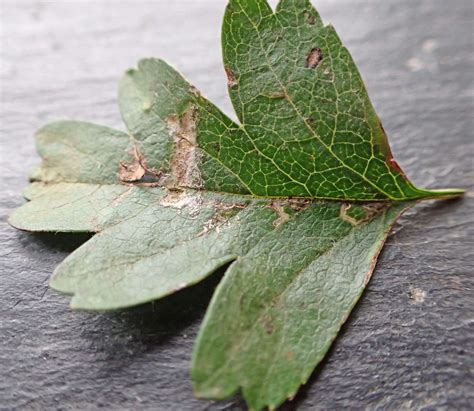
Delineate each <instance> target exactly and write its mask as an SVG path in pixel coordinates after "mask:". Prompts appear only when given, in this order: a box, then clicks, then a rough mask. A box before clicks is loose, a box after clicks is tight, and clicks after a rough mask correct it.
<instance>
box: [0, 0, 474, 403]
mask: <svg viewBox="0 0 474 411" xmlns="http://www.w3.org/2000/svg"><path fill="white" fill-rule="evenodd" d="M224 6H225V1H224V0H215V1H204V0H200V1H193V2H191V1H186V2H184V1H180V2H173V3H171V4H170V2H167V1H156V2H146V1H143V2H140V1H138V2H114V3H111V2H107V1H98V2H95V3H90V2H88V3H85V2H80V1H77V2H48V3H46V2H31V1H21V2H17V1H13V0H10V1H5V0H4V1H2V3H1V17H0V18H1V21H0V25H1V30H2V33H1V35H2V38H1V40H0V44H1V48H0V49H1V66H0V70H1V73H0V75H1V77H0V86H1V106H0V130H1V134H0V138H1V147H0V149H1V151H0V158H1V163H0V167H1V172H2V177H3V178H2V179H1V180H0V193H1V196H0V218H1V220H0V224H1V225H0V243H1V244H2V246H1V249H0V277H1V278H0V300H1V301H2V306H1V308H0V408H5V409H14V408H17V409H18V408H22V409H59V408H61V409H84V408H86V409H97V408H99V407H105V408H106V409H158V410H168V409H179V410H201V409H202V410H204V409H210V410H220V409H235V410H240V409H245V407H244V404H243V403H242V402H241V401H240V400H239V399H238V398H234V399H231V400H229V401H228V402H224V403H212V402H207V401H200V400H197V399H195V398H194V397H193V394H192V390H191V384H190V380H189V359H190V354H191V350H192V345H193V341H194V338H195V336H196V333H197V330H198V327H199V324H200V321H201V318H202V316H203V314H204V310H205V307H206V305H207V303H208V300H209V298H210V296H211V294H212V290H213V288H214V287H215V285H216V284H217V281H218V279H219V275H215V276H214V277H213V278H211V279H210V280H208V281H206V282H205V283H203V284H201V285H199V286H197V287H194V288H192V289H189V290H186V291H184V292H181V293H179V294H178V295H175V296H173V297H171V298H169V299H166V300H164V301H162V302H160V303H155V304H150V305H146V306H143V307H139V308H136V309H132V310H126V311H122V312H111V313H105V314H91V313H84V312H71V311H70V310H69V309H68V307H67V301H68V297H64V296H61V295H58V294H57V293H55V292H54V291H51V290H50V289H48V287H47V280H48V277H49V275H50V274H51V272H52V270H53V269H54V267H55V266H56V264H58V263H59V262H60V261H61V260H62V259H63V258H64V257H65V256H66V255H67V253H68V252H69V251H71V250H72V249H74V247H76V246H77V245H78V244H80V243H81V240H84V238H82V239H81V237H80V236H79V237H77V236H65V235H32V234H27V233H21V232H18V231H15V230H14V229H12V228H10V227H9V226H8V225H7V223H6V218H7V215H8V214H9V213H10V212H11V210H13V209H14V208H15V207H17V206H18V205H20V204H21V203H22V202H23V200H22V198H21V196H20V191H21V189H22V188H23V186H24V185H26V175H27V172H28V170H29V168H30V167H31V166H33V165H36V164H37V163H38V162H39V159H38V157H37V155H36V154H35V150H34V139H33V133H34V131H35V130H36V129H37V128H38V127H39V126H41V125H43V124H44V123H46V122H48V121H50V120H56V119H60V118H75V119H84V120H90V121H95V122H98V123H101V124H108V125H110V126H112V127H119V128H120V127H121V120H120V118H119V115H118V110H117V105H116V84H117V81H118V79H119V78H120V75H121V73H122V72H123V71H124V70H125V69H126V68H128V67H129V66H132V65H134V64H135V62H136V60H138V58H140V57H144V56H159V57H162V58H165V59H166V60H168V61H169V62H170V63H172V64H173V65H174V66H175V67H177V68H178V69H179V70H181V71H182V72H183V73H184V74H185V75H186V77H188V78H189V79H190V80H191V81H192V82H193V83H194V84H195V85H196V86H197V87H198V88H199V89H200V90H202V91H203V92H204V94H206V95H207V96H208V97H210V98H211V99H212V100H213V101H214V102H216V103H217V104H219V106H221V107H223V108H224V109H226V111H227V112H229V113H231V109H230V104H229V101H228V98H227V95H226V77H225V73H224V71H223V70H222V64H221V56H220V43H219V32H220V21H221V18H222V14H223V10H224ZM317 6H318V9H319V10H320V12H321V15H322V17H323V19H324V20H325V21H326V22H329V21H330V22H332V23H333V24H334V25H335V27H336V28H337V30H338V32H339V34H340V35H341V37H342V39H343V41H344V42H345V43H346V45H347V46H348V47H349V49H350V51H351V52H352V54H353V57H354V59H355V61H356V63H357V64H358V65H359V67H360V70H361V72H362V75H363V77H364V79H365V81H366V83H367V86H368V89H369V93H370V95H371V97H372V100H373V102H374V104H375V106H376V109H377V110H378V112H379V114H380V116H381V118H382V120H383V121H384V126H385V129H386V130H387V132H388V134H389V136H390V137H391V143H392V147H393V149H394V154H395V156H396V158H397V159H398V160H399V162H400V164H401V165H402V166H403V167H404V169H405V170H406V171H407V173H408V174H409V176H411V177H413V180H414V181H415V182H416V183H418V184H419V185H421V186H430V187H435V186H461V187H465V188H471V189H472V186H471V187H470V186H469V184H471V183H472V181H473V164H472V150H473V148H474V147H473V132H472V130H473V128H474V123H473V120H472V112H473V110H474V104H473V97H472V96H473V77H472V73H471V71H472V68H473V64H474V63H473V40H472V20H473V18H474V15H473V14H474V13H473V6H472V4H471V2H470V1H468V0H459V1H456V2H452V3H450V2H443V1H440V0H437V1H428V0H426V1H424V0H422V1H418V2H416V3H414V2H410V1H408V0H404V1H395V0H390V1H384V2H375V1H358V2H352V1H349V0H342V1H337V2H334V1H329V0H320V1H318V4H317ZM473 215H474V199H473V197H472V194H468V195H467V196H466V198H465V199H463V200H460V201H456V202H448V203H436V204H429V203H428V204H425V205H422V206H419V207H418V208H416V209H415V210H414V211H412V212H411V213H410V215H406V216H405V217H404V218H403V219H402V220H401V221H400V223H399V224H398V226H397V227H396V229H395V234H393V235H392V237H391V238H390V239H389V241H388V243H387V245H386V247H385V250H384V252H383V253H382V255H381V258H380V261H379V264H378V267H377V270H376V273H375V275H374V277H373V279H372V281H371V283H370V285H369V287H368V289H367V292H366V293H365V295H364V297H363V298H362V300H361V302H360V303H359V305H358V307H357V308H356V310H355V311H354V313H353V315H352V316H351V318H350V319H349V321H348V323H347V325H346V327H345V328H344V332H343V333H342V334H341V336H340V338H339V339H338V341H337V342H336V344H335V345H334V347H333V349H332V350H331V352H330V355H329V356H328V358H327V360H326V361H325V362H324V364H322V366H320V367H319V368H318V369H317V371H316V372H315V374H314V375H313V377H312V378H311V380H310V382H309V383H308V385H307V386H306V387H305V388H304V389H303V390H302V391H301V392H300V394H299V395H298V397H297V398H296V399H295V400H294V401H293V402H292V403H289V404H287V405H286V407H287V409H298V410H310V409H311V410H314V409H341V408H343V407H351V408H352V409H425V410H430V409H439V408H441V409H443V408H449V409H466V410H467V409H470V408H471V407H472V403H473V402H474V394H472V393H473V392H474V382H473V380H474V376H473V372H474V371H473V370H474V351H473V345H474V344H473V343H474V330H473V310H474V308H473V306H474V296H473V294H472V290H473V288H474V278H473V275H472V273H473V264H472V261H473V257H474V255H473V254H474V253H473V251H472V249H473V248H474V247H473V240H472V239H473V234H474V232H473V231H474V229H473V225H472V222H473V221H472V219H473V217H472V216H473ZM469 405H471V407H470V406H469Z"/></svg>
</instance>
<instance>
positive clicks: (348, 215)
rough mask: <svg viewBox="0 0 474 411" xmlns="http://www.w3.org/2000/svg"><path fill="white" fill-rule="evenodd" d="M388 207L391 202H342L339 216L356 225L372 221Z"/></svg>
mask: <svg viewBox="0 0 474 411" xmlns="http://www.w3.org/2000/svg"><path fill="white" fill-rule="evenodd" d="M388 208H390V204H389V203H367V204H353V203H342V204H341V211H340V214H339V218H340V219H341V220H344V221H346V222H348V223H350V224H352V225H353V226H354V227H355V226H358V225H360V224H362V223H366V222H368V221H370V220H371V219H372V218H373V217H375V216H376V215H377V214H380V213H382V212H383V211H385V210H387V209H388Z"/></svg>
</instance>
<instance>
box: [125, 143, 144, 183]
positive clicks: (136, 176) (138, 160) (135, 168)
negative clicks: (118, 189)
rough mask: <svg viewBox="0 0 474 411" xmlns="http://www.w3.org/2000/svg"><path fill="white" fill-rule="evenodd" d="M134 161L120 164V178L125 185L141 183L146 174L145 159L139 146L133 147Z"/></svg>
mask: <svg viewBox="0 0 474 411" xmlns="http://www.w3.org/2000/svg"><path fill="white" fill-rule="evenodd" d="M132 155H133V160H132V161H131V162H129V163H125V162H121V163H120V172H119V177H120V181H123V182H124V183H133V182H137V181H140V180H141V179H142V178H143V177H144V176H145V174H146V166H145V159H144V158H143V155H142V154H141V153H140V150H139V149H138V146H137V145H136V144H135V145H134V146H133V152H132Z"/></svg>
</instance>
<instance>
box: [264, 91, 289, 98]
mask: <svg viewBox="0 0 474 411" xmlns="http://www.w3.org/2000/svg"><path fill="white" fill-rule="evenodd" d="M264 96H265V97H268V98H287V97H288V95H287V94H286V93H285V92H284V91H274V92H271V93H267V94H264Z"/></svg>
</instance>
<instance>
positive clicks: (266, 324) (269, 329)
mask: <svg viewBox="0 0 474 411" xmlns="http://www.w3.org/2000/svg"><path fill="white" fill-rule="evenodd" d="M262 323H263V328H264V329H265V332H266V333H267V334H268V335H271V334H273V331H274V329H275V327H274V325H273V320H272V319H271V317H266V318H264V319H263V321H262Z"/></svg>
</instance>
